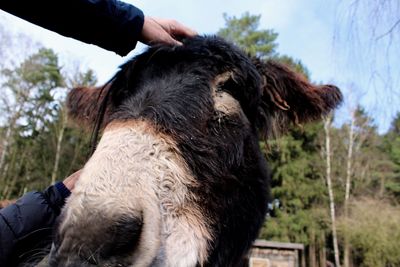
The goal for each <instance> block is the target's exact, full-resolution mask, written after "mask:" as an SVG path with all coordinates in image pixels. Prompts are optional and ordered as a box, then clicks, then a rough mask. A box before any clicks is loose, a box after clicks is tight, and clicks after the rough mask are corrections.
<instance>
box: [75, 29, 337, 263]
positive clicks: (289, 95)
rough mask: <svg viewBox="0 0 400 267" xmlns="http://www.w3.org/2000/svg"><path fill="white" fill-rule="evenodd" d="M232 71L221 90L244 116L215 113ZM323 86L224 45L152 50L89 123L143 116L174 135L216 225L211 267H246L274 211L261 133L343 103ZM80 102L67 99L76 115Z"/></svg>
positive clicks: (118, 80) (198, 41) (124, 72)
mask: <svg viewBox="0 0 400 267" xmlns="http://www.w3.org/2000/svg"><path fill="white" fill-rule="evenodd" d="M225 72H231V73H232V77H231V78H230V79H229V80H227V81H225V82H224V83H223V84H221V85H218V86H219V88H217V90H221V91H225V92H227V93H229V94H230V95H232V96H233V97H234V98H235V99H237V100H238V101H239V103H240V106H241V109H242V110H243V112H244V114H245V118H243V116H240V114H232V115H229V116H225V115H223V114H220V113H219V112H218V111H217V110H215V109H214V100H213V98H212V94H211V86H212V82H213V81H214V79H215V78H216V77H217V76H218V75H220V74H223V73H225ZM299 88H300V89H299ZM314 89H315V90H314ZM317 89H318V87H315V86H313V85H311V84H309V83H308V82H307V81H305V80H304V79H302V78H299V76H296V75H295V74H294V73H293V72H291V71H290V70H288V69H285V68H281V67H280V65H279V64H276V63H273V62H267V63H264V62H260V61H258V60H252V59H250V58H249V57H247V56H246V55H245V54H244V53H243V52H242V51H240V50H239V49H237V48H236V47H234V46H233V45H231V44H229V43H227V42H225V41H224V40H222V39H220V38H217V37H195V38H191V39H188V40H186V41H185V42H184V45H183V46H156V47H152V48H149V50H148V51H146V52H145V53H143V54H141V55H139V56H137V57H135V58H133V59H132V60H130V61H128V62H127V63H126V64H124V65H123V66H121V70H120V71H119V72H118V73H117V74H116V76H115V77H114V78H113V80H112V81H111V84H110V86H109V87H107V92H106V94H107V97H100V96H101V95H100V96H98V97H97V98H98V99H104V101H103V110H105V112H104V113H105V115H104V119H103V118H101V119H99V118H98V119H93V118H89V119H88V121H92V122H93V121H97V122H98V123H102V122H103V124H104V125H105V124H107V123H108V122H110V121H112V120H132V119H135V120H141V119H143V120H147V121H151V122H152V124H154V125H155V127H156V129H157V131H159V132H161V133H164V134H166V135H168V136H171V137H172V138H173V139H174V140H175V141H176V143H177V144H178V148H179V151H177V152H178V153H181V156H182V157H183V158H184V159H185V161H186V163H187V164H188V166H189V167H190V169H191V171H192V172H193V173H194V175H195V177H196V179H197V180H198V181H199V184H200V185H201V187H194V188H191V189H190V190H192V191H193V192H195V193H196V195H197V196H198V198H197V201H198V205H199V206H200V207H201V208H202V212H203V214H204V216H205V217H206V220H208V222H209V223H210V225H211V227H212V229H211V232H212V233H213V236H214V239H213V240H212V243H211V244H210V248H209V258H208V260H207V262H206V264H205V266H223V267H227V266H238V265H240V264H241V262H242V259H243V258H244V257H245V255H246V253H247V252H248V250H249V248H250V246H251V244H252V242H253V241H254V239H255V238H256V237H257V235H258V232H259V229H260V228H261V226H262V224H263V222H264V219H265V216H266V212H267V205H268V197H269V177H270V174H269V171H268V169H267V164H266V161H265V159H264V157H263V155H262V153H261V151H260V149H259V144H258V142H259V134H260V131H262V132H263V133H264V134H265V133H268V132H269V131H272V130H273V129H272V128H274V125H273V124H274V120H275V119H276V118H278V119H279V118H283V117H285V116H286V117H285V119H284V120H283V121H280V122H278V125H279V128H280V129H283V128H284V127H288V125H283V123H282V122H284V123H285V124H289V123H290V122H294V123H298V121H297V119H298V118H300V120H301V121H307V119H308V120H312V119H316V118H317V117H318V116H320V115H322V114H324V113H326V112H328V111H329V110H331V109H332V108H333V107H335V106H336V105H337V104H338V103H340V101H341V94H340V92H339V91H338V90H337V88H333V89H332V92H330V91H326V90H325V91H323V92H321V95H322V96H319V93H320V92H319V91H318V90H317ZM307 90H308V91H307ZM303 91H307V93H304V92H303ZM331 93H333V94H335V96H334V97H331V96H330V94H331ZM299 97H300V98H299ZM285 99H286V100H285ZM286 101H287V102H286ZM81 104H82V103H79V101H75V100H74V99H70V101H69V107H70V110H71V113H72V115H73V116H75V117H77V118H79V116H80V115H79V110H80V109H81V106H82V105H81ZM290 105H294V106H293V107H292V108H291V109H290ZM302 105H304V107H302ZM315 105H317V106H318V107H315ZM100 109H101V108H100ZM286 109H288V110H289V111H287V112H286ZM310 109H311V111H310V112H309V113H307V112H306V113H303V110H306V111H307V110H310ZM97 111H98V109H97ZM91 112H92V113H93V114H96V113H97V112H96V110H92V111H91ZM89 113H90V112H89ZM297 113H299V114H297ZM276 114H279V115H276ZM307 114H310V115H307ZM307 116H308V117H307ZM301 121H300V122H301ZM98 126H99V125H98ZM98 128H99V127H98ZM271 129H272V130H271ZM266 135H269V134H266Z"/></svg>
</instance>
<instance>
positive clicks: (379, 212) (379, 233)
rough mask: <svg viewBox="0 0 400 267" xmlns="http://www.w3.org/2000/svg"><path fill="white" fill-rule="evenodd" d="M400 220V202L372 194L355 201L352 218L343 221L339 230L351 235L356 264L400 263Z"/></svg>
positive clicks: (378, 266) (370, 266)
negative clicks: (372, 197)
mask: <svg viewBox="0 0 400 267" xmlns="http://www.w3.org/2000/svg"><path fill="white" fill-rule="evenodd" d="M399 222H400V209H399V208H398V207H396V206H392V205H391V204H389V203H387V202H385V201H381V200H376V199H371V198H362V199H359V200H357V201H354V202H353V204H352V205H351V213H350V217H349V219H348V220H347V221H344V220H341V221H340V222H339V231H340V232H341V234H342V235H347V236H348V237H349V240H350V243H351V246H352V253H353V255H354V261H355V262H354V263H355V266H360V267H390V266H393V267H394V266H400V224H399ZM345 226H346V227H345ZM344 231H345V232H344Z"/></svg>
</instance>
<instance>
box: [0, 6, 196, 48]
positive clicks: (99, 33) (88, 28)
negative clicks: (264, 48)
mask: <svg viewBox="0 0 400 267" xmlns="http://www.w3.org/2000/svg"><path fill="white" fill-rule="evenodd" d="M0 9H3V10H4V11H6V12H9V13H11V14H14V15H15V16H18V17H20V18H22V19H25V20H27V21H30V22H32V23H34V24H37V25H39V26H41V27H44V28H46V29H49V30H52V31H54V32H57V33H59V34H61V35H64V36H67V37H72V38H74V39H77V40H80V41H83V42H85V43H89V44H95V45H98V46H100V47H102V48H104V49H107V50H110V51H114V52H116V53H118V54H119V55H121V56H124V55H126V54H128V53H129V52H130V51H131V50H132V49H134V48H135V46H136V43H137V41H141V42H143V43H145V44H149V45H152V44H156V43H166V44H176V45H179V44H181V43H180V42H179V41H177V40H176V39H178V38H179V37H190V36H194V35H196V34H197V33H196V32H195V31H193V30H191V29H189V28H187V27H186V26H184V25H182V24H180V23H179V22H177V21H175V20H170V19H160V18H152V17H148V16H146V17H144V15H143V12H142V11H141V10H140V9H138V8H136V7H134V6H132V5H130V4H127V3H124V2H121V1H118V0H68V1H54V0H40V1H23V0H2V1H0Z"/></svg>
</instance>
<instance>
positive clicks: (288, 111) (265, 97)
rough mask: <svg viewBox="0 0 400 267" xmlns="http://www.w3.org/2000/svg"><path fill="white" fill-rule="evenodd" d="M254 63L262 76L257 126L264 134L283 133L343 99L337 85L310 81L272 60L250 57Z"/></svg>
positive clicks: (331, 108)
mask: <svg viewBox="0 0 400 267" xmlns="http://www.w3.org/2000/svg"><path fill="white" fill-rule="evenodd" d="M253 63H254V64H255V65H256V67H257V70H258V72H259V73H260V75H261V77H262V101H261V103H260V107H259V111H258V113H259V115H258V118H257V125H258V128H259V129H260V130H261V133H262V134H264V135H266V136H271V135H272V136H276V134H279V133H282V132H285V130H287V129H288V128H289V127H290V125H291V124H297V125H298V124H301V123H306V122H310V121H314V120H319V119H321V117H322V116H323V115H327V114H328V113H329V112H330V111H331V110H333V109H334V108H336V107H337V106H338V105H339V104H340V103H341V102H342V99H343V96H342V93H341V92H340V90H339V89H338V88H337V87H336V86H333V85H314V84H311V83H310V82H309V81H308V80H307V79H306V78H305V77H304V76H303V75H301V74H298V73H296V72H294V71H292V70H291V69H289V68H288V67H287V66H285V65H283V64H281V63H278V62H275V61H272V60H269V61H266V62H262V61H260V60H258V59H253Z"/></svg>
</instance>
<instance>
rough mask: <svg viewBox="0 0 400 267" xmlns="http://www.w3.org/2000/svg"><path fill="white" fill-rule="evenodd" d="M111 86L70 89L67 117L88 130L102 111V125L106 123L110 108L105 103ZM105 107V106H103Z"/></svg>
mask: <svg viewBox="0 0 400 267" xmlns="http://www.w3.org/2000/svg"><path fill="white" fill-rule="evenodd" d="M110 86H111V84H106V85H105V86H102V87H77V88H74V89H72V90H71V91H70V92H69V94H68V97H67V107H68V115H69V116H70V117H71V118H72V119H73V120H75V121H76V122H77V123H79V125H82V126H85V127H87V128H88V129H90V128H92V127H93V126H94V124H95V123H96V122H97V121H98V119H99V115H100V114H101V113H102V109H104V118H103V119H102V121H103V124H105V123H106V122H107V121H108V117H109V114H110V113H111V109H112V107H111V106H110V105H111V104H110V101H107V97H108V93H109V90H110ZM103 105H106V106H103Z"/></svg>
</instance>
